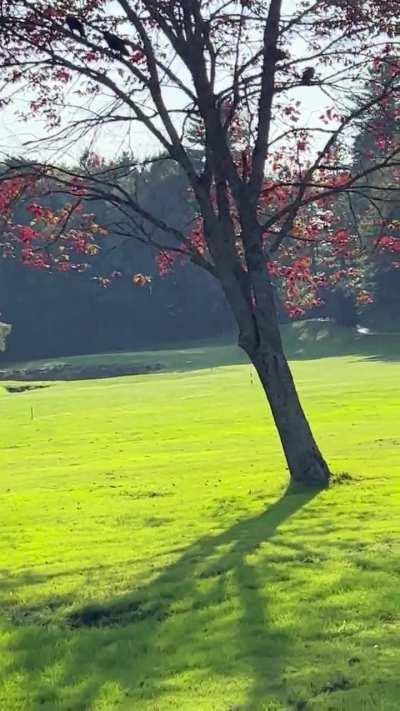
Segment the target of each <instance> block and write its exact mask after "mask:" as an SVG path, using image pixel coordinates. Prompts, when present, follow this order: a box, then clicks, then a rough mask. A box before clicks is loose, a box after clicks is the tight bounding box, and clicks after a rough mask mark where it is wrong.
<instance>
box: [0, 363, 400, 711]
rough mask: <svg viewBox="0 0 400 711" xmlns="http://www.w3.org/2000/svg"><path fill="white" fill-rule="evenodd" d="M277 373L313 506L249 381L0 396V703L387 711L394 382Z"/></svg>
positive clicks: (384, 369) (247, 374)
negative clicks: (304, 448) (293, 396)
mask: <svg viewBox="0 0 400 711" xmlns="http://www.w3.org/2000/svg"><path fill="white" fill-rule="evenodd" d="M207 357H209V358H210V359H212V358H213V357H215V354H214V355H213V354H209V356H207ZM294 370H295V375H296V379H297V382H298V384H299V389H300V391H301V394H302V397H303V401H304V404H305V407H306V409H307V412H308V413H309V414H310V417H311V420H312V423H313V425H314V429H315V431H316V433H317V435H318V439H319V442H320V444H321V446H322V448H323V450H324V452H325V453H326V456H327V457H328V459H329V461H330V462H331V464H332V466H333V468H334V470H335V472H337V475H336V477H335V485H334V486H332V488H330V489H329V490H327V491H323V492H321V493H318V494H314V495H313V494H311V493H310V492H301V491H296V490H294V491H293V490H292V491H289V492H287V491H286V486H287V477H286V472H285V467H284V462H283V460H282V457H281V455H280V450H279V445H278V441H277V437H276V434H275V432H274V430H273V427H272V423H271V420H270V416H269V414H268V412H267V410H266V407H265V403H264V398H263V396H262V393H261V391H260V388H259V387H258V385H257V382H256V379H255V377H254V373H253V371H252V369H251V368H250V367H249V366H248V365H236V366H229V367H220V368H215V369H214V370H212V369H205V370H202V371H194V372H185V373H166V374H162V375H160V374H157V375H148V376H145V377H144V376H136V377H131V378H120V379H113V380H104V381H91V382H77V383H69V384H55V385H53V386H52V387H50V388H46V389H44V390H35V391H26V392H23V393H21V394H19V395H18V397H16V396H15V395H10V394H7V392H6V391H5V390H2V389H1V388H0V447H1V448H0V459H1V465H2V466H1V473H0V494H1V500H0V507H1V511H0V516H1V521H2V529H1V549H0V602H1V618H2V625H1V632H0V679H1V681H0V708H5V709H7V710H8V709H29V710H30V709H36V708H44V709H48V710H49V711H50V709H96V710H98V709H114V708H121V709H144V711H147V710H150V709H152V710H153V709H161V710H163V709H172V708H174V709H176V708H178V709H183V710H186V709H188V710H189V709H190V710H191V709H196V710H197V709H200V710H203V709H204V710H205V711H208V710H209V709H210V710H211V709H215V710H216V711H217V710H218V711H220V710H221V711H228V709H231V710H232V709H237V710H239V709H241V710H242V711H245V710H246V711H250V710H253V709H254V711H258V710H259V709H305V708H310V709H318V710H319V709H327V710H328V709H349V710H350V709H351V710H353V709H356V710H357V709H397V708H398V691H399V686H398V649H399V648H400V600H399V592H398V591H399V577H400V556H399V553H400V538H399V534H400V516H399V514H400V462H399V457H398V451H399V442H400V438H399V435H398V401H399V385H398V382H399V374H400V369H399V366H398V365H397V364H396V363H384V364H382V363H375V362H368V361H366V360H365V361H362V360H360V359H359V358H330V359H326V360H324V359H321V360H315V361H312V362H298V363H296V364H295V365H294ZM32 411H33V419H32Z"/></svg>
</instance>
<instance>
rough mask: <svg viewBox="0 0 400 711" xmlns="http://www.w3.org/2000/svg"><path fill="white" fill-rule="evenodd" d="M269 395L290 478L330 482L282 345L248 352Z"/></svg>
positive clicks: (310, 484) (321, 483)
mask: <svg viewBox="0 0 400 711" xmlns="http://www.w3.org/2000/svg"><path fill="white" fill-rule="evenodd" d="M248 355H249V357H250V359H251V361H252V363H253V365H254V367H255V368H256V370H257V373H258V376H259V378H260V381H261V383H262V386H263V388H264V391H265V394H266V396H267V399H268V402H269V405H270V408H271V412H272V416H273V418H274V421H275V424H276V428H277V430H278V433H279V437H280V440H281V443H282V447H283V451H284V453H285V457H286V461H287V464H288V468H289V472H290V476H291V479H292V480H293V481H294V482H296V483H299V484H303V485H304V486H307V487H324V486H327V485H328V484H329V477H330V472H329V468H328V465H327V464H326V462H325V460H324V459H323V457H322V455H321V452H320V451H319V448H318V446H317V444H316V442H315V439H314V437H313V434H312V432H311V428H310V425H309V423H308V421H307V418H306V416H305V414H304V411H303V408H302V406H301V404H300V400H299V397H298V394H297V391H296V388H295V385H294V382H293V377H292V374H291V371H290V368H289V364H288V362H287V360H286V356H285V354H284V352H283V348H277V347H276V346H275V348H274V349H267V348H263V349H261V348H258V349H257V350H256V351H253V352H251V353H248Z"/></svg>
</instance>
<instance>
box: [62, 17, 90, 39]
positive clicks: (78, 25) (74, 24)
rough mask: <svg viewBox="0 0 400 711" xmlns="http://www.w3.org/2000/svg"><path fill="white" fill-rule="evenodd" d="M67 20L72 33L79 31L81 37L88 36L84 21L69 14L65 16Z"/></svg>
mask: <svg viewBox="0 0 400 711" xmlns="http://www.w3.org/2000/svg"><path fill="white" fill-rule="evenodd" d="M65 22H66V23H67V25H68V27H69V29H70V30H71V32H72V33H74V32H79V34H80V36H81V37H83V38H85V37H86V32H85V28H84V26H83V24H82V22H81V21H80V20H78V18H77V17H74V16H73V15H67V17H66V18H65Z"/></svg>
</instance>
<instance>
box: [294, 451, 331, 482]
mask: <svg viewBox="0 0 400 711" xmlns="http://www.w3.org/2000/svg"><path fill="white" fill-rule="evenodd" d="M290 474H291V480H292V481H293V482H295V483H296V484H301V485H302V486H305V487H307V488H319V489H324V488H326V487H327V486H329V480H330V476H331V473H330V471H329V467H328V465H327V464H326V462H325V461H324V459H323V458H322V456H321V454H320V452H319V451H318V450H317V451H316V452H312V453H311V454H310V455H309V456H308V457H306V456H305V457H303V462H302V463H301V464H300V465H299V464H298V463H297V464H296V466H292V467H291V468H290Z"/></svg>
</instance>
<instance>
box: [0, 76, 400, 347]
mask: <svg viewBox="0 0 400 711" xmlns="http://www.w3.org/2000/svg"><path fill="white" fill-rule="evenodd" d="M384 71H385V70H383V73H384ZM372 90H373V89H372ZM367 91H369V92H370V93H371V89H367ZM395 109H396V106H394V105H393V106H392V105H391V106H385V107H384V108H383V109H382V108H380V109H378V110H377V111H376V112H374V111H372V112H371V116H370V120H369V122H367V124H365V123H364V124H363V126H362V127H361V126H360V132H359V135H358V136H357V137H356V140H355V144H354V153H353V163H354V164H355V165H357V162H361V161H362V162H364V163H365V162H366V161H368V156H369V155H372V154H376V151H377V150H379V141H380V137H381V136H382V135H383V136H385V137H386V140H391V141H398V139H399V119H398V113H397V112H396V110H395ZM393 117H396V118H395V119H394V118H393ZM86 160H87V156H84V157H83V158H82V161H81V166H80V167H79V169H81V170H84V169H85V161H86ZM127 163H128V161H127V159H122V161H121V164H120V165H121V166H122V167H121V168H118V169H116V172H115V176H114V178H115V179H119V180H120V179H123V180H124V186H125V187H126V188H127V189H128V190H131V191H133V192H134V194H135V195H137V194H138V192H140V201H141V204H142V205H143V207H145V208H146V207H147V208H148V209H149V211H151V212H152V213H153V214H156V216H157V217H159V218H160V219H165V220H166V221H167V222H168V223H169V224H172V225H174V226H175V227H177V228H179V229H182V230H184V231H185V230H187V228H188V226H189V225H190V222H191V220H192V219H193V216H194V215H195V205H193V203H192V200H191V196H190V193H189V191H188V186H187V182H186V179H185V178H184V176H183V175H182V173H181V171H180V170H179V169H178V168H177V167H176V166H175V165H174V164H173V163H172V162H171V161H169V160H160V161H156V162H154V163H152V164H150V166H149V167H148V168H147V169H145V170H140V171H139V170H136V169H130V168H129V169H125V168H126V167H127ZM122 175H123V178H121V176H122ZM375 183H376V179H375ZM382 186H384V176H382ZM396 195H397V193H396ZM399 195H400V190H399ZM374 196H375V198H376V192H375V193H374ZM393 197H394V199H393ZM54 200H55V198H53V203H52V205H51V207H57V204H56V203H55V202H54ZM60 200H61V199H60ZM60 204H61V202H60V203H59V204H58V206H60ZM89 209H90V211H91V212H93V213H94V214H95V217H96V221H97V222H98V223H99V224H100V225H105V226H107V225H111V229H110V234H109V235H108V236H107V237H106V238H104V240H103V249H102V251H101V253H100V255H99V256H97V257H95V258H94V259H93V260H91V268H90V270H89V271H88V272H86V273H83V274H77V273H73V274H68V273H67V274H61V273H52V274H49V273H43V272H41V271H32V270H29V269H27V268H24V267H21V265H20V264H17V263H15V262H12V261H10V260H2V261H1V262H0V304H1V309H2V313H1V314H0V316H1V318H2V320H4V321H7V322H8V323H11V324H12V326H13V331H12V335H11V337H10V338H9V341H8V349H7V353H5V354H2V359H4V360H5V359H8V360H22V359H29V358H38V357H49V356H59V355H73V354H81V353H96V352H105V351H114V350H128V349H140V348H157V347H162V346H166V345H170V346H173V345H175V344H178V343H184V342H188V341H190V340H199V339H207V338H216V337H223V336H229V335H231V334H232V333H233V331H234V326H233V321H232V318H231V315H230V311H229V309H228V308H227V306H226V304H225V301H224V297H223V295H222V293H221V291H220V289H219V287H218V285H217V284H216V283H214V280H213V278H212V277H211V276H209V275H208V274H207V273H205V272H204V271H203V270H200V269H197V268H196V267H193V266H191V265H190V264H180V265H179V264H178V265H177V266H176V267H175V268H174V270H173V271H172V272H171V273H170V274H168V275H166V276H163V277H161V276H160V275H159V274H158V271H157V268H156V265H155V261H154V256H155V255H154V253H152V252H151V251H150V249H149V248H148V247H146V246H144V245H142V244H140V243H138V242H137V241H136V240H135V239H132V238H129V236H128V237H127V238H121V237H118V238H117V237H116V236H115V235H113V229H112V225H113V215H112V213H111V214H110V208H106V207H105V206H104V203H101V202H98V203H91V204H90V208H89ZM338 211H339V212H338V214H340V215H341V219H342V221H343V225H344V226H348V227H349V228H350V229H352V228H353V229H354V216H355V214H356V216H357V219H358V220H359V223H360V225H361V228H362V231H363V234H364V235H366V238H367V243H368V241H369V243H370V246H371V244H373V242H374V240H376V238H377V235H376V234H375V232H374V227H373V225H374V208H373V207H372V206H371V202H370V201H369V200H368V190H366V191H365V195H364V197H363V196H362V195H360V197H359V199H358V200H356V201H355V202H354V204H353V205H352V207H351V210H350V209H349V206H348V204H347V202H343V204H339V205H338ZM388 217H391V218H393V217H397V219H399V220H400V197H399V200H398V201H397V200H396V196H392V200H391V204H390V215H389V214H388ZM25 219H26V218H25ZM20 220H21V221H22V222H23V221H24V217H23V215H20ZM155 237H157V234H156V235H155ZM114 246H115V248H114V249H113V247H114ZM372 252H373V250H372ZM114 270H117V271H120V272H122V278H121V279H116V280H115V281H114V282H113V284H112V286H110V287H109V288H107V289H104V288H102V287H101V286H100V284H99V282H98V281H96V280H95V279H94V277H95V276H96V275H101V274H104V275H107V274H110V273H111V272H112V271H114ZM365 270H366V280H367V282H368V283H369V290H370V292H371V294H372V295H373V296H374V303H373V304H372V305H369V306H368V307H363V308H361V309H360V308H359V307H358V306H357V304H356V303H355V301H354V296H353V294H352V292H351V289H348V288H347V286H346V284H345V283H338V285H337V287H336V288H335V289H332V290H330V291H329V292H328V293H327V292H326V291H325V293H323V294H322V297H323V302H324V303H323V306H322V307H321V308H319V309H318V311H317V312H313V313H312V314H309V315H311V316H318V317H329V318H332V319H334V320H335V321H336V322H337V323H339V324H341V325H344V326H354V325H355V324H356V323H357V322H360V321H361V322H363V323H365V324H366V325H368V326H372V327H377V328H390V329H393V330H400V317H399V309H398V304H399V293H400V269H396V268H394V266H393V258H392V255H391V254H387V255H381V254H379V253H375V255H374V257H373V259H370V258H368V260H367V261H366V263H365ZM135 273H142V274H145V275H150V276H151V277H152V282H151V285H150V286H146V287H144V288H138V287H135V286H134V285H133V284H132V280H131V278H130V277H131V276H132V274H135ZM277 298H278V297H277ZM280 316H281V320H282V321H285V320H287V317H286V315H285V311H284V309H283V308H281V309H280Z"/></svg>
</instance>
